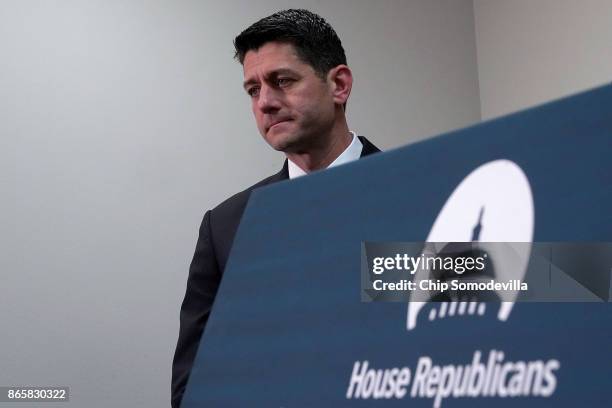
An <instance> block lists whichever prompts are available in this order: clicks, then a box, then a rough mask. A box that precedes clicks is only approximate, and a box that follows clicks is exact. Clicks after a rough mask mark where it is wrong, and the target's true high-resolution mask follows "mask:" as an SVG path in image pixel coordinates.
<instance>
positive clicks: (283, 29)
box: [234, 9, 346, 77]
mask: <svg viewBox="0 0 612 408" xmlns="http://www.w3.org/2000/svg"><path fill="white" fill-rule="evenodd" d="M271 41H278V42H285V43H289V44H292V45H293V46H294V48H295V50H296V52H297V54H298V57H299V58H300V59H301V60H302V61H304V62H305V63H307V64H309V65H310V66H312V67H313V68H314V70H315V72H316V73H317V74H318V75H319V76H320V77H325V75H327V73H328V72H329V70H330V69H332V68H334V67H336V66H338V65H340V64H346V55H345V54H344V48H342V42H341V41H340V38H338V34H336V32H335V31H334V29H333V28H332V26H331V25H329V23H328V22H327V21H325V20H324V19H323V18H322V17H321V16H319V15H317V14H315V13H313V12H311V11H308V10H304V9H289V10H283V11H279V12H277V13H274V14H272V15H270V16H268V17H264V18H262V19H261V20H259V21H257V22H256V23H254V24H252V25H251V26H250V27H249V28H247V29H246V30H244V31H243V32H241V33H240V34H239V35H238V36H237V37H236V38H235V39H234V47H235V49H236V55H235V56H234V57H235V58H236V59H237V60H238V61H240V63H241V64H243V63H244V56H245V55H246V53H247V52H248V51H251V50H258V49H259V47H261V46H262V45H264V44H265V43H268V42H271Z"/></svg>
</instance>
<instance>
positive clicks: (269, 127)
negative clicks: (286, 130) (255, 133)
mask: <svg viewBox="0 0 612 408" xmlns="http://www.w3.org/2000/svg"><path fill="white" fill-rule="evenodd" d="M290 120H291V119H281V120H275V121H273V122H271V123H270V125H269V126H268V130H267V131H270V130H271V129H272V128H273V127H274V126H276V125H279V124H282V123H286V122H289V121H290Z"/></svg>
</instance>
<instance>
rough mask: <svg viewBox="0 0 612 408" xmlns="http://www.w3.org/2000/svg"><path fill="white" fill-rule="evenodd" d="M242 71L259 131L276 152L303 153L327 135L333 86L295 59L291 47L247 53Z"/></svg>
mask: <svg viewBox="0 0 612 408" xmlns="http://www.w3.org/2000/svg"><path fill="white" fill-rule="evenodd" d="M243 68H244V88H245V90H246V91H247V93H248V94H249V96H250V98H251V105H252V109H253V114H254V115H255V121H256V122H257V127H258V129H259V132H260V133H261V135H262V136H263V137H264V139H265V140H266V141H267V142H268V144H270V146H272V147H273V148H274V149H276V150H279V151H284V152H291V153H299V152H302V151H307V150H308V148H309V147H312V146H316V145H317V144H318V142H319V141H320V138H321V137H324V135H326V134H328V133H329V132H330V131H331V129H332V127H333V124H334V115H335V105H334V100H333V98H332V86H331V84H330V82H329V81H325V80H323V79H321V77H319V76H317V74H316V72H315V70H314V69H313V68H312V67H311V66H310V65H308V64H307V63H305V62H303V61H302V60H300V59H299V57H298V55H297V53H296V52H295V49H294V48H293V45H291V44H287V43H279V42H269V43H266V44H264V45H262V46H261V47H260V48H259V49H258V50H251V51H248V52H247V53H246V55H245V57H244V62H243Z"/></svg>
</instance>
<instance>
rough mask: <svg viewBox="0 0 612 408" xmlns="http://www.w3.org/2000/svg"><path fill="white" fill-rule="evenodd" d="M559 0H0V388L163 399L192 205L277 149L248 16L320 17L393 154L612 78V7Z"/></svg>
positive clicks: (270, 167) (92, 397)
mask: <svg viewBox="0 0 612 408" xmlns="http://www.w3.org/2000/svg"><path fill="white" fill-rule="evenodd" d="M585 3H589V6H588V7H589V8H588V10H591V11H590V12H589V13H590V14H588V16H583V15H582V14H581V13H582V11H583V10H584V7H585V6H584V4H585ZM556 4H557V2H551V1H548V2H543V1H541V2H538V6H533V5H532V4H531V2H527V1H524V2H513V3H512V6H508V5H507V2H505V1H479V0H476V1H475V3H474V2H473V1H472V0H421V1H415V0H413V1H401V0H383V1H377V2H371V1H365V0H359V1H351V0H339V1H330V2H323V1H316V0H310V1H301V2H296V1H280V0H266V1H261V2H249V1H246V0H245V1H231V2H226V3H220V2H214V1H170V0H167V1H157V0H150V1H145V0H142V1H136V0H132V1H125V0H124V1H119V0H115V1H102V0H99V1H93V0H90V1H76V0H75V1H68V0H66V1H54V2H52V1H16V0H15V1H8V0H4V1H0V90H1V93H0V135H1V138H0V143H1V144H0V146H1V147H2V148H1V149H0V158H1V162H0V163H1V169H2V170H3V171H2V175H1V176H0V182H1V186H2V191H3V200H2V204H1V205H2V211H0V222H1V224H0V225H1V226H2V230H3V233H2V234H0V240H1V241H0V244H1V245H2V251H1V254H2V256H1V257H0V267H1V268H2V274H1V276H2V285H0V306H1V307H0V321H1V322H3V324H4V328H3V330H2V333H3V335H2V336H1V337H0V339H1V340H0V385H68V386H70V387H71V402H70V405H71V406H74V407H108V406H120V407H124V406H125V407H127V406H130V407H166V406H168V405H169V383H170V366H171V359H172V354H173V350H174V346H175V344H176V337H177V333H178V312H179V307H180V302H181V300H182V296H183V293H184V289H185V281H186V278H187V270H188V265H189V262H190V260H191V256H192V253H193V248H194V246H195V241H196V238H197V229H198V226H199V223H200V221H201V217H202V215H203V213H204V211H205V210H206V209H208V208H211V207H213V206H214V205H216V204H218V203H219V202H220V201H222V200H223V199H225V198H227V197H228V196H229V195H231V194H233V193H235V192H237V191H239V190H241V189H243V188H245V187H247V186H248V185H250V184H252V183H254V182H256V181H257V180H259V179H261V178H263V177H265V176H267V175H269V174H271V173H273V172H276V171H277V170H278V169H279V168H280V166H281V164H282V160H283V159H282V156H281V155H279V154H278V153H276V152H273V151H271V149H269V148H268V146H267V145H266V144H265V143H264V142H263V141H262V139H261V137H260V136H259V134H258V132H257V130H256V127H255V124H254V120H253V119H252V117H251V113H250V106H249V100H248V98H247V97H246V95H244V92H243V91H242V88H241V80H242V70H241V67H240V65H239V64H237V63H236V62H235V61H233V60H232V54H233V53H232V45H231V41H232V39H233V37H234V36H235V35H236V34H237V33H239V32H240V31H241V30H242V29H243V28H245V27H246V26H248V25H249V24H250V23H252V22H254V21H255V20H256V19H258V18H260V17H263V16H265V15H268V14H270V13H272V12H274V11H277V10H279V9H282V8H288V7H305V8H309V9H311V10H313V11H315V12H318V13H320V14H321V15H323V16H324V17H325V18H327V19H328V20H329V21H330V22H331V23H332V25H333V26H334V27H335V28H336V30H337V31H338V34H339V35H340V37H341V38H342V40H343V43H344V45H345V48H346V50H347V55H348V59H349V65H350V66H351V68H352V69H353V72H354V75H355V85H354V89H353V92H352V96H351V99H350V101H349V110H348V116H349V125H350V127H351V128H352V129H354V130H356V131H357V132H358V133H360V134H364V135H367V136H369V137H370V138H371V139H372V140H373V141H374V142H375V143H376V144H377V145H379V147H381V148H384V149H389V148H393V147H396V146H400V145H405V144H408V143H411V142H414V141H417V140H422V139H424V138H427V137H430V136H433V135H435V134H438V133H440V132H444V131H447V130H451V129H454V128H458V127H463V126H466V125H469V124H471V123H475V122H477V121H479V120H480V118H481V113H480V112H481V101H482V112H483V116H484V117H491V116H495V115H497V114H501V113H505V112H507V111H509V110H513V109H518V108H521V107H523V106H528V105H529V104H532V103H536V102H539V101H542V100H545V99H547V98H550V97H556V96H559V95H560V94H564V93H567V92H570V91H575V90H578V89H579V88H583V87H588V86H590V85H592V84H594V83H596V82H605V81H609V79H607V77H606V76H607V75H609V73H610V70H609V69H608V68H609V65H610V59H609V58H610V55H611V54H610V53H609V52H608V51H609V49H608V48H607V47H608V43H607V42H606V41H605V40H604V39H603V37H602V35H604V34H607V38H610V37H611V36H610V30H611V29H610V28H609V27H608V26H607V22H609V21H610V18H607V17H606V16H609V14H605V13H602V10H603V11H604V12H607V13H609V11H610V3H606V2H597V1H591V2H584V1H580V2H579V1H575V2H569V1H565V2H564V4H565V7H566V8H567V10H566V9H563V10H565V13H566V14H562V13H561V12H560V11H559V10H558V7H556ZM534 7H535V9H534ZM508 13H510V14H508ZM534 13H536V14H537V13H543V14H545V15H546V16H550V15H551V14H552V15H556V16H557V18H549V17H546V18H542V19H536V18H535V17H533V14H534ZM554 13H557V14H554ZM560 13H561V14H560ZM591 17H592V18H594V19H595V20H594V21H595V25H593V23H592V21H593V20H591ZM508 19H511V20H512V21H515V20H517V19H518V20H519V21H522V22H523V24H522V25H521V24H519V25H517V24H511V23H512V21H508ZM574 25H577V27H576V28H573V27H574ZM568 27H572V28H571V29H572V30H574V31H573V32H575V33H577V34H576V35H578V37H576V36H568V34H567V30H568ZM604 27H605V28H604ZM527 28H528V29H529V30H527V32H526V33H525V32H524V31H526V29H527ZM585 29H588V30H590V31H589V33H591V34H590V35H587V34H584V30H585ZM579 35H582V36H579ZM530 36H531V37H530ZM559 36H561V37H562V38H564V39H565V40H564V41H565V42H561V43H557V41H558V37H559ZM516 37H520V38H521V39H522V42H521V46H520V47H519V46H515V41H514V40H513V39H514V38H516ZM530 38H536V39H537V40H538V41H537V42H536V44H538V46H537V47H535V46H534V45H533V42H532V41H528V40H529V39H530ZM569 38H571V39H572V41H573V42H571V44H572V47H571V48H570V49H568V48H567V47H566V46H565V45H564V44H567V43H568V41H570V40H569ZM553 44H554V47H553ZM477 46H478V49H477ZM551 47H552V50H551ZM555 47H556V48H555ZM545 51H546V52H553V51H554V52H556V54H555V55H558V59H557V60H554V59H552V60H551V59H550V58H544V57H543V56H541V55H540V53H542V52H545ZM603 51H606V52H608V54H607V56H606V57H602V56H601V54H602V53H603ZM576 53H579V55H580V56H581V58H580V59H576V58H575V57H574V56H575V55H576ZM605 58H607V59H605ZM507 61H510V62H512V64H510V63H509V62H507ZM602 61H603V64H602ZM541 64H546V65H544V66H542V65H541ZM604 64H607V66H604V67H601V66H600V65H604ZM570 67H573V69H569V68H570ZM542 72H545V73H546V75H547V77H546V78H545V79H546V81H547V82H546V83H543V82H541V81H535V80H534V81H525V80H524V79H525V78H526V77H530V76H533V77H534V78H537V77H538V76H539V75H540V73H542ZM594 72H595V73H597V75H599V76H598V77H597V78H595V77H594V76H593V73H594ZM500 78H501V79H504V80H505V79H508V80H509V81H510V79H511V81H510V82H509V84H510V85H511V86H510V85H508V86H506V82H504V81H500ZM500 82H501V83H500ZM568 83H571V85H567V84H568ZM534 84H540V86H539V87H534ZM53 405H61V404H49V406H53ZM6 406H7V407H9V406H11V404H6ZM14 406H16V407H25V406H27V404H23V403H20V404H14Z"/></svg>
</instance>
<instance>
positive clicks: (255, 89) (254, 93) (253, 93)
mask: <svg viewBox="0 0 612 408" xmlns="http://www.w3.org/2000/svg"><path fill="white" fill-rule="evenodd" d="M247 94H249V96H250V97H254V96H257V94H259V87H257V86H254V87H252V88H249V89H247Z"/></svg>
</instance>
